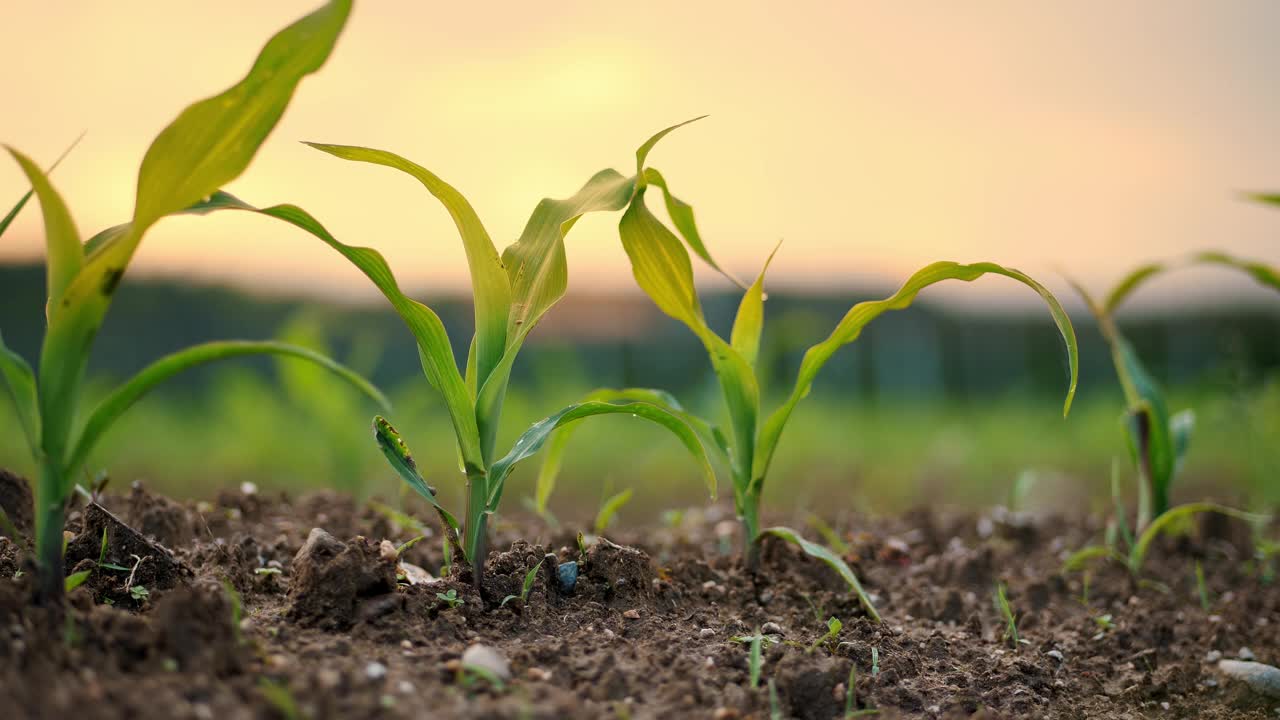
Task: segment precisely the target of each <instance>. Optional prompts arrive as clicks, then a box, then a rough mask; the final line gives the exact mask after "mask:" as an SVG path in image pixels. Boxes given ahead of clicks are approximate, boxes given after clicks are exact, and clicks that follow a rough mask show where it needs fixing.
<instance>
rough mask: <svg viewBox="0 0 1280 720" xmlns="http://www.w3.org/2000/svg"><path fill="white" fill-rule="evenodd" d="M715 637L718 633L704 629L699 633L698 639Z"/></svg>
mask: <svg viewBox="0 0 1280 720" xmlns="http://www.w3.org/2000/svg"><path fill="white" fill-rule="evenodd" d="M715 636H716V631H715V630H712V629H711V628H702V629H701V630H699V631H698V637H703V638H709V637H715Z"/></svg>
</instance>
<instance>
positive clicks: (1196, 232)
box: [0, 0, 1280, 304]
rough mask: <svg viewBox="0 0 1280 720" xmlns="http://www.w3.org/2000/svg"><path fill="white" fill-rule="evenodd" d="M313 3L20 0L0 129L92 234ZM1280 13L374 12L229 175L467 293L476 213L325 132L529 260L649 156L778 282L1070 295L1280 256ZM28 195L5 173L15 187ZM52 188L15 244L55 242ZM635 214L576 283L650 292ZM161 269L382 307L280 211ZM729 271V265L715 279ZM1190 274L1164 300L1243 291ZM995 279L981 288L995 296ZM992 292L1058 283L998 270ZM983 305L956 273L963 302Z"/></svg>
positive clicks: (175, 237) (782, 8) (585, 233)
mask: <svg viewBox="0 0 1280 720" xmlns="http://www.w3.org/2000/svg"><path fill="white" fill-rule="evenodd" d="M315 4H316V3H314V2H311V1H309V0H289V1H288V2H285V1H284V0H275V1H273V2H261V0H235V1H223V2H218V3H195V2H172V1H164V2H161V1H159V0H155V1H145V2H144V1H142V0H129V1H126V2H119V3H102V2H65V3H63V2H59V3H36V2H23V3H11V4H9V5H8V6H7V7H6V8H5V11H4V15H5V18H4V22H3V23H2V24H0V67H4V68H6V72H5V74H4V80H3V82H2V83H0V86H3V88H4V93H5V95H4V97H5V100H4V112H3V113H0V141H3V142H5V143H9V144H12V145H14V146H16V147H18V148H20V149H22V150H23V151H24V152H27V153H28V154H31V155H32V156H34V157H35V158H37V159H38V161H40V162H43V163H47V162H49V161H51V160H52V159H53V158H54V157H55V156H56V155H57V154H58V153H59V152H60V151H61V149H62V148H63V147H64V146H65V145H66V144H67V143H68V142H69V141H70V140H71V139H73V138H74V137H75V136H76V135H78V134H79V133H80V132H81V131H82V130H88V135H87V136H86V137H85V139H84V141H83V142H82V143H81V145H80V147H79V148H77V149H76V151H75V152H74V153H73V154H72V155H71V156H70V157H69V158H68V160H67V161H66V162H65V163H64V165H63V166H62V167H60V168H59V169H58V170H57V172H56V173H55V174H54V177H53V179H54V182H55V185H56V186H57V187H58V188H59V189H60V190H61V191H62V192H63V193H64V195H65V196H66V197H67V199H68V202H69V204H70V206H71V208H72V211H73V213H74V214H75V217H76V220H77V222H78V225H79V227H80V230H81V232H82V233H83V234H84V235H85V236H86V237H87V236H88V235H90V234H92V232H95V231H96V230H99V229H101V228H102V227H105V226H107V225H110V224H114V223H118V222H123V221H124V220H126V219H128V217H129V215H130V214H131V212H132V202H133V191H134V181H135V178H136V170H137V166H138V163H139V162H140V160H141V158H142V155H143V153H144V152H145V150H146V147H147V145H148V144H149V142H150V140H151V139H152V138H153V137H154V136H155V134H156V133H157V132H158V131H159V130H160V129H161V128H162V127H163V126H164V125H165V124H166V123H167V122H168V121H170V120H171V119H172V118H173V117H174V116H175V115H176V114H177V113H178V111H180V110H181V109H182V108H183V107H184V106H185V105H187V104H189V103H191V102H192V101H195V100H197V99H199V98H202V97H205V96H208V95H211V94H213V93H215V92H218V91H220V90H222V89H223V88H225V87H226V86H228V85H230V84H231V83H233V82H235V81H236V80H237V79H238V78H239V77H240V76H241V75H242V74H243V73H244V72H245V70H246V69H247V68H248V66H249V64H250V63H251V62H252V60H253V57H254V56H255V54H256V53H257V51H258V49H259V48H260V47H261V45H262V44H263V43H264V42H265V41H266V39H267V38H268V37H269V36H270V35H271V34H272V33H273V32H275V31H276V30H278V29H279V28H281V27H283V26H284V25H285V24H287V23H288V22H289V21H291V20H293V19H294V18H296V17H298V16H300V15H302V14H304V13H305V12H307V11H308V10H309V9H310V8H312V7H313V6H314V5H315ZM1276 28H1280V3H1276V2H1271V1H1269V0H1254V1H1253V2H1244V1H1239V2H1230V3H1214V2H1202V1H1199V0H1185V1H1182V2H1166V1H1157V0H1150V1H1149V2H1124V3H1116V2H1110V1H1107V2H1103V1H1100V0H1099V1H1087V2H1071V3H1028V2H1015V1H1012V0H1011V1H1009V2H966V3H936V2H901V1H895V2H875V3H873V2H829V1H822V2H816V1H815V2H797V3H770V2H734V3H710V2H705V3H704V2H690V1H689V0H682V1H681V2H667V1H665V0H662V1H656V2H646V3H641V4H626V3H603V2H594V1H593V2H549V3H529V2H525V3H453V4H449V5H447V6H446V5H445V4H443V3H432V2H387V1H382V2H376V3H375V2H369V1H368V0H366V1H365V2H357V5H356V9H355V12H354V15H353V17H352V19H351V22H350V24H349V25H348V27H347V30H346V32H345V34H344V36H343V38H342V39H341V40H340V42H339V44H338V47H337V50H336V51H335V53H334V55H333V57H332V58H330V60H329V63H328V65H327V66H326V67H325V68H324V69H323V70H322V71H321V72H320V73H319V74H318V75H315V76H313V77H311V78H308V79H307V80H305V81H304V82H303V84H302V87H301V88H300V91H299V93H298V95H297V96H296V97H295V99H294V102H293V104H292V106H291V107H290V109H289V111H288V112H287V114H286V115H285V118H284V120H283V122H282V123H281V124H280V126H279V127H278V128H277V129H276V131H275V134H274V135H273V136H272V138H271V139H270V140H269V141H268V142H267V144H266V145H265V146H264V147H263V149H262V152H261V153H260V154H259V155H258V158H257V160H256V161H255V162H254V164H253V165H252V166H251V167H250V169H249V171H248V172H247V174H246V175H245V176H243V177H242V178H241V179H240V180H238V181H237V182H236V183H234V184H233V185H232V186H230V187H229V188H228V189H229V190H231V191H232V192H234V193H236V194H237V195H240V196H241V197H243V198H244V199H246V200H248V201H250V202H253V203H255V204H260V205H261V204H273V203H279V202H293V203H297V204H299V205H301V206H303V207H305V208H307V209H308V210H310V211H311V212H312V213H313V214H315V215H316V216H317V217H318V218H320V219H321V220H322V221H323V222H325V223H326V225H328V226H329V228H330V229H331V230H332V231H333V232H334V233H335V234H336V235H337V236H338V237H339V238H341V239H343V240H344V241H346V242H349V243H359V244H367V245H372V246H374V247H377V248H379V249H380V250H382V251H383V252H384V253H385V254H386V255H387V256H388V259H389V260H390V261H391V264H392V267H393V268H395V269H396V272H397V273H398V274H399V275H400V277H401V280H402V281H403V282H404V283H405V284H406V285H408V286H410V287H412V288H414V289H416V290H417V291H419V292H431V291H445V290H448V291H456V290H459V289H462V288H464V287H465V286H466V282H467V276H466V270H465V268H466V266H465V262H464V260H463V255H462V250H461V246H460V244H459V242H458V240H457V236H456V233H455V232H454V230H453V227H452V224H451V223H450V221H449V219H448V216H447V215H446V214H445V212H444V211H443V210H442V209H441V208H440V206H439V205H438V204H437V203H436V202H435V200H434V199H433V198H431V197H430V196H429V195H428V194H427V193H426V192H425V190H423V189H422V188H421V186H419V185H418V184H417V183H416V182H415V181H413V180H412V179H410V178H409V177H408V176H404V175H401V174H399V173H397V172H395V171H393V170H390V169H387V168H380V167H373V166H366V165H356V164H351V163H346V162H343V161H341V160H337V159H334V158H331V157H328V156H326V155H323V154H321V153H318V152H316V151H314V150H311V149H309V148H307V147H305V146H303V145H301V144H299V143H298V142H297V141H298V140H304V139H305V140H316V141H326V142H336V143H346V144H357V145H369V146H373V147H379V148H383V149H388V150H393V151H395V152H398V153H400V154H403V155H405V156H407V157H409V158H410V159H413V160H415V161H417V162H419V163H420V164H422V165H425V166H426V167H428V168H430V169H432V170H433V171H435V172H437V173H438V174H439V175H440V176H442V177H443V178H444V179H446V180H447V181H449V182H451V183H452V184H454V185H455V186H456V187H458V188H459V189H460V190H461V191H462V192H463V193H465V194H466V195H467V196H468V197H469V198H470V200H471V202H472V203H473V204H474V205H475V207H476V208H477V210H478V211H479V213H480V216H481V218H482V219H483V220H484V221H485V223H486V225H487V227H488V229H489V231H490V233H491V234H492V235H493V237H494V239H495V242H496V243H497V244H498V245H499V249H501V248H502V247H504V246H505V245H506V244H508V243H510V242H511V241H513V240H514V239H515V237H516V236H517V235H518V234H519V232H520V230H521V228H522V227H523V224H524V221H525V219H526V218H527V216H528V213H529V212H530V211H531V210H532V208H533V206H534V204H535V203H536V202H537V200H538V199H539V198H540V197H542V196H544V195H553V196H566V195H569V194H572V193H573V192H574V191H575V190H576V189H577V188H578V186H579V185H581V184H582V182H584V181H585V180H586V179H587V178H588V177H589V176H590V175H592V174H593V173H594V172H595V171H597V170H600V169H602V168H604V167H610V166H612V167H616V168H619V169H623V170H626V169H628V168H629V167H631V166H632V163H633V162H634V161H633V156H632V153H633V151H634V148H635V146H636V145H638V144H639V143H640V142H642V141H643V140H644V139H645V138H646V137H647V136H648V135H649V134H651V133H652V132H654V131H656V130H658V129H660V128H662V127H664V126H666V125H669V124H672V123H675V122H678V121H681V120H684V119H687V118H690V117H693V116H696V115H701V114H709V115H710V116H711V117H709V118H708V119H706V120H704V121H702V122H700V123H697V124H695V125H693V126H691V127H689V128H686V129H683V130H681V131H680V132H678V133H676V134H674V135H672V136H671V137H669V138H668V139H667V140H665V141H663V143H662V144H661V145H659V147H658V149H657V150H656V151H655V152H654V153H653V155H652V156H651V163H652V164H653V165H655V166H656V167H658V168H660V169H661V170H662V171H663V172H664V174H665V175H666V176H667V178H668V180H669V181H670V182H671V184H672V187H673V189H674V190H675V191H676V192H677V194H679V195H680V196H682V197H683V198H684V199H685V200H687V201H689V202H691V203H692V204H693V205H694V206H695V208H697V211H698V217H699V220H700V222H701V224H702V227H703V229H704V232H705V235H706V237H707V239H708V242H709V244H710V245H711V247H712V250H713V252H714V253H716V254H717V255H718V256H719V257H720V258H721V259H722V260H723V261H724V262H725V263H726V264H727V265H728V266H729V267H730V268H732V269H733V270H734V271H735V272H737V273H738V274H740V275H742V276H744V277H747V276H751V275H753V274H754V272H755V270H756V269H757V268H758V267H759V265H760V264H761V262H762V261H763V260H764V258H765V256H766V255H767V254H768V251H769V250H770V249H771V248H772V246H773V245H774V244H775V243H776V242H777V241H778V240H779V239H783V240H784V241H785V242H784V245H783V248H782V250H781V252H780V253H779V254H778V257H777V259H776V260H775V262H774V264H773V269H772V270H771V274H772V277H773V279H774V283H773V286H774V287H775V288H776V287H782V286H788V287H821V288H833V287H834V288H838V287H840V286H842V285H845V284H852V283H854V282H862V281H867V280H874V281H879V282H881V283H883V284H884V285H885V286H888V285H893V284H896V283H897V282H898V281H899V280H900V279H901V278H903V277H905V275H906V274H908V273H909V272H910V271H912V270H913V269H915V268H916V267H918V266H920V265H922V264H924V263H927V262H929V261H932V260H938V259H952V260H961V261H974V260H994V261H998V262H1004V263H1007V264H1012V265H1015V266H1017V267H1019V268H1021V269H1023V270H1026V271H1028V272H1031V273H1032V274H1033V275H1035V274H1039V275H1043V276H1044V277H1045V279H1046V280H1047V282H1048V284H1049V285H1050V286H1051V287H1053V288H1055V289H1060V290H1065V284H1064V283H1062V282H1061V280H1060V279H1059V272H1060V271H1065V272H1069V273H1071V274H1074V275H1076V276H1078V277H1080V278H1081V279H1083V280H1084V281H1085V282H1086V284H1089V285H1091V286H1093V287H1095V288H1097V289H1098V290H1099V291H1101V289H1102V288H1103V287H1105V286H1106V285H1107V284H1108V283H1110V282H1111V281H1112V280H1114V279H1115V278H1116V277H1117V276H1118V275H1119V274H1121V273H1123V272H1124V270H1125V269H1127V268H1128V267H1129V266H1131V265H1133V264H1135V263H1138V262H1141V261H1145V260H1149V259H1158V258H1166V257H1170V256H1174V255H1177V254H1179V253H1182V252H1185V251H1190V250H1194V249H1199V248H1203V247H1215V248H1221V249H1225V250H1228V251H1231V252H1235V253H1238V254H1242V255H1247V256H1252V257H1256V258H1258V259H1262V260H1266V261H1269V262H1280V212H1276V211H1274V210H1268V209H1266V208H1261V207H1258V206H1255V205H1252V204H1249V203H1247V202H1243V201H1242V200H1241V199H1240V195H1241V193H1242V191H1245V190H1251V189H1277V188H1280V93H1277V92H1276V85H1275V78H1274V74H1275V69H1276V68H1277V67H1280V43H1277V42H1276V41H1275V30H1276ZM25 189H26V187H25V185H24V183H23V181H22V178H21V175H20V173H19V171H18V169H17V166H16V165H15V164H13V163H12V162H9V161H8V160H7V159H3V161H2V162H0V202H2V203H3V204H4V205H6V206H7V205H8V204H9V203H11V202H12V201H13V200H16V199H17V197H18V196H19V195H21V193H22V192H24V191H25ZM34 210H35V206H34V204H33V205H32V207H31V208H29V210H28V211H27V212H26V213H24V215H23V216H22V218H21V219H20V220H19V221H18V223H16V224H15V226H14V227H13V228H12V229H11V230H10V233H9V235H7V236H6V238H5V239H4V241H3V243H2V244H0V261H13V260H18V259H31V258H34V257H37V256H38V255H39V254H40V253H41V251H42V250H41V248H42V245H41V242H42V241H41V234H40V223H39V213H38V212H35V211H34ZM616 224H617V217H616V216H595V217H591V218H588V219H587V220H585V221H583V222H582V223H580V224H579V225H578V226H577V228H575V230H574V231H573V233H572V234H571V235H570V237H569V245H570V247H569V259H570V273H571V275H570V292H571V293H572V292H573V291H574V288H575V287H576V288H584V289H590V290H593V291H599V290H604V289H610V288H615V287H616V288H622V289H628V288H629V287H630V286H631V280H630V273H629V270H628V267H627V264H626V257H625V255H624V254H623V252H622V250H621V247H620V245H619V243H618V240H617V236H616V230H615V228H616ZM131 272H133V273H167V274H177V273H181V274H184V275H195V276H199V277H200V278H202V279H217V280H231V281H236V282H239V283H242V284H248V285H250V286H253V287H258V288H262V289H266V290H270V291H279V290H283V291H292V290H296V289H303V290H306V291H309V292H316V293H322V294H328V295H335V296H347V297H364V296H366V295H367V294H368V291H369V288H368V286H367V283H366V281H365V280H364V279H363V278H362V277H361V276H360V275H359V274H358V272H357V271H356V270H355V269H354V268H352V267H350V266H348V265H347V264H346V262H345V261H344V260H343V259H342V258H341V257H339V256H338V255H337V254H336V253H333V252H332V251H331V250H329V249H327V248H325V247H323V246H322V245H320V244H319V243H318V242H316V241H315V240H314V239H311V238H310V237H309V236H306V235H303V234H302V233H300V232H298V231H296V230H291V229H289V228H287V227H285V226H283V225H280V224H272V223H270V222H269V221H267V220H265V219H262V218H256V217H252V216H239V215H236V214H224V215H223V216H215V217H211V218H194V219H181V220H168V221H165V222H164V223H162V224H161V226H159V227H158V228H157V229H156V230H155V231H154V232H152V233H151V234H150V235H149V236H148V237H147V239H146V241H145V242H144V244H143V246H142V248H141V250H140V252H139V255H138V258H137V260H136V263H135V265H134V267H133V268H132V269H131ZM705 277H706V279H707V280H708V281H709V282H714V279H713V278H711V277H710V276H709V275H707V276H705ZM1239 284H1240V283H1239V281H1237V280H1235V279H1234V277H1233V276H1231V275H1227V274H1223V273H1221V272H1218V271H1211V270H1201V271H1190V272H1187V273H1185V274H1182V275H1179V276H1178V277H1173V278H1170V279H1168V280H1166V281H1163V282H1162V283H1161V284H1160V285H1159V288H1158V291H1156V292H1153V295H1152V297H1170V296H1177V295H1180V294H1183V293H1186V292H1199V293H1222V292H1232V291H1234V288H1235V286H1238V285H1239ZM965 289H966V290H967V289H968V288H965ZM972 290H973V291H975V292H972V293H960V294H959V295H965V296H968V297H969V299H970V300H975V299H976V301H977V302H991V303H993V304H994V303H999V302H1002V301H1003V300H1004V299H1005V298H1006V297H1010V298H1017V299H1018V302H1023V301H1025V302H1028V303H1029V302H1031V301H1032V300H1033V299H1034V298H1031V297H1028V296H1027V295H1028V294H1026V293H1024V292H1021V291H1018V290H1016V289H1015V286H1013V285H1012V284H1010V283H1007V282H1000V281H996V280H992V281H988V282H983V283H979V285H978V286H977V287H975V288H972ZM952 295H956V297H959V295H957V294H956V293H955V292H954V290H953V291H951V292H946V293H942V294H940V295H938V297H942V298H947V297H950V296H952Z"/></svg>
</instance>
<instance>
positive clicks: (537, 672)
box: [524, 667, 551, 682]
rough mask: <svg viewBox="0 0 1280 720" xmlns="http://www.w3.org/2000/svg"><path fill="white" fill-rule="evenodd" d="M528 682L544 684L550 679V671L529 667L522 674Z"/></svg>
mask: <svg viewBox="0 0 1280 720" xmlns="http://www.w3.org/2000/svg"><path fill="white" fill-rule="evenodd" d="M524 674H525V675H526V676H527V677H528V678H529V679H530V680H540V681H542V682H546V681H548V680H550V679H551V671H550V670H547V669H546V668H540V667H531V668H529V669H528V670H526V671H525V673H524Z"/></svg>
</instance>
